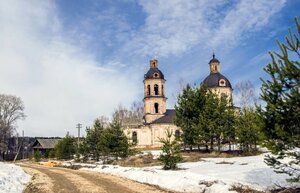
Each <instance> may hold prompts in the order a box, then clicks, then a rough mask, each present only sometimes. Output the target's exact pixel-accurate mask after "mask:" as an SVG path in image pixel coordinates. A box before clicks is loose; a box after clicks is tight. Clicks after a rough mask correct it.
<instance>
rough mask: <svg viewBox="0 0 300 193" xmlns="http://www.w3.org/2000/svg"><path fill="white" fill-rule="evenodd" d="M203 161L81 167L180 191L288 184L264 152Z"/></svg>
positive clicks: (207, 190)
mask: <svg viewBox="0 0 300 193" xmlns="http://www.w3.org/2000/svg"><path fill="white" fill-rule="evenodd" d="M203 160H204V161H199V162H189V163H182V164H179V168H181V170H177V171H164V170H162V169H161V166H155V167H146V168H133V167H121V166H114V165H97V167H95V168H82V169H85V170H93V171H97V172H102V173H109V174H114V175H118V176H122V177H125V178H129V179H132V180H135V181H138V182H142V183H148V184H153V185H157V186H159V187H162V188H166V189H169V190H174V191H180V192H204V191H205V192H211V193H212V192H234V191H230V189H231V187H232V186H233V185H245V186H248V187H250V188H253V189H257V190H268V189H273V188H275V187H276V185H280V186H289V184H288V183H287V182H286V181H285V179H286V178H288V176H287V175H285V174H277V173H275V172H273V169H272V168H270V167H269V166H267V165H266V164H265V163H264V155H259V156H251V157H235V158H206V159H203Z"/></svg>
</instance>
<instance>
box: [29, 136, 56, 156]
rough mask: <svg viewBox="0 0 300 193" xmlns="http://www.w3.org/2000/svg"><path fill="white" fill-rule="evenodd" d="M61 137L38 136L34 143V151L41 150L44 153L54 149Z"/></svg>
mask: <svg viewBox="0 0 300 193" xmlns="http://www.w3.org/2000/svg"><path fill="white" fill-rule="evenodd" d="M60 140H61V139H60V138H37V139H36V140H35V142H34V143H33V145H32V148H33V150H34V152H36V151H39V152H41V153H42V154H43V155H45V153H46V152H47V151H50V150H52V149H54V147H55V145H56V144H57V143H58V142H59V141H60Z"/></svg>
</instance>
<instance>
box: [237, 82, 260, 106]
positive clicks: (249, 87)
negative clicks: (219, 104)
mask: <svg viewBox="0 0 300 193" xmlns="http://www.w3.org/2000/svg"><path fill="white" fill-rule="evenodd" d="M235 89H236V91H237V97H238V99H239V101H240V102H239V103H240V106H241V107H246V106H252V105H254V104H255V103H256V101H257V98H256V97H255V91H254V86H253V84H252V83H251V81H250V80H244V81H241V82H239V83H237V84H236V85H235Z"/></svg>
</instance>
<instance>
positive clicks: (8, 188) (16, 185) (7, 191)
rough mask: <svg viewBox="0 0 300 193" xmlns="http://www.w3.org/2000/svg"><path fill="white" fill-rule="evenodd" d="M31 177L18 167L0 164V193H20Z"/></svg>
mask: <svg viewBox="0 0 300 193" xmlns="http://www.w3.org/2000/svg"><path fill="white" fill-rule="evenodd" d="M30 180H31V176H30V175H28V174H26V173H25V172H24V170H23V169H22V168H21V167H20V166H16V165H14V164H7V163H2V162H0V192H1V193H22V192H23V190H24V189H25V187H26V184H27V183H28V182H29V181H30Z"/></svg>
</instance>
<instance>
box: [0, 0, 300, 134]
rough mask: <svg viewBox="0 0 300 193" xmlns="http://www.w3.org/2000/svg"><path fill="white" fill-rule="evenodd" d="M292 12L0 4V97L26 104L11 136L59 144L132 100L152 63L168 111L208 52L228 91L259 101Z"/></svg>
mask: <svg viewBox="0 0 300 193" xmlns="http://www.w3.org/2000/svg"><path fill="white" fill-rule="evenodd" d="M299 10H300V2H299V1H293V0H233V1H227V0H214V1H211V0H189V1H185V0H151V1H149V0H115V1H111V0H76V1H73V0H43V1H41V0H27V1H24V0H10V1H7V0H0V72H1V76H0V93H1V94H12V95H16V96H19V97H21V98H22V100H23V101H24V103H25V108H26V109H25V113H26V115H27V118H26V119H25V120H24V121H20V122H18V128H17V130H18V131H21V130H24V131H25V134H26V135H29V136H64V135H65V134H66V132H67V131H69V132H70V133H71V134H74V135H75V134H76V128H75V125H76V124H77V123H82V124H83V126H84V127H85V126H89V125H91V124H92V122H93V120H94V119H95V118H96V117H98V116H100V115H106V116H109V115H110V114H111V113H112V111H113V110H114V109H115V108H116V107H117V106H118V105H119V104H122V105H124V106H130V104H131V103H132V102H134V101H141V100H142V97H143V82H142V80H143V75H144V73H146V71H147V69H148V68H149V60H150V59H151V58H154V57H155V58H157V59H158V60H159V68H160V69H161V70H162V71H163V72H164V74H165V78H166V79H167V85H166V87H167V95H168V97H169V99H168V107H169V108H173V106H174V102H175V99H174V97H173V94H174V93H175V92H176V90H177V89H178V85H179V82H182V81H183V82H185V83H190V84H194V83H195V84H197V85H198V84H199V83H200V82H201V81H202V80H203V79H204V78H205V77H206V76H207V75H208V73H209V69H208V61H209V60H210V59H211V57H212V52H213V51H214V52H215V54H216V57H217V58H218V59H219V60H220V61H221V72H222V74H224V75H225V76H227V77H228V78H229V80H230V81H231V84H232V85H235V84H237V83H238V82H240V81H243V80H251V81H252V83H253V84H254V85H255V87H256V89H257V92H258V91H259V87H260V84H261V82H260V80H259V77H265V76H266V75H265V74H264V72H263V70H262V68H263V67H264V66H265V65H266V64H267V63H268V62H269V61H270V59H269V56H268V54H267V53H268V51H271V50H277V47H276V43H275V39H276V38H278V39H280V40H282V39H283V37H284V36H285V35H286V34H287V28H288V27H292V29H295V27H294V23H293V18H294V17H295V16H299Z"/></svg>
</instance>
